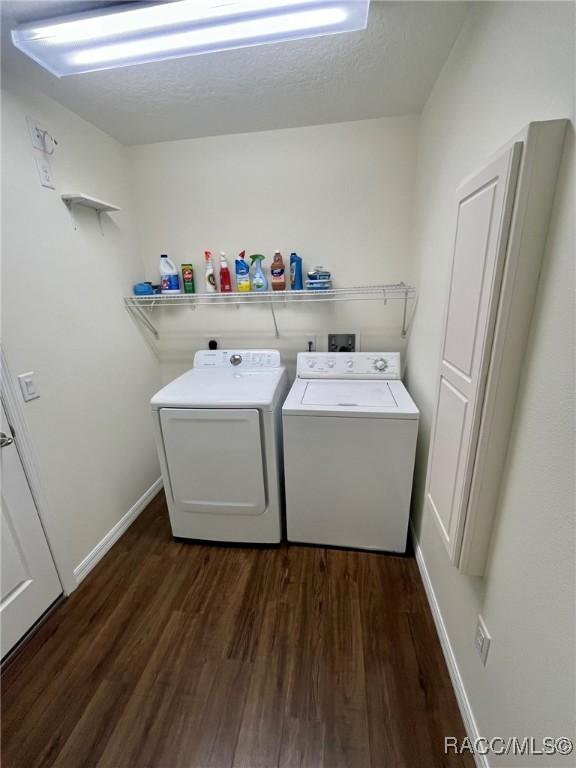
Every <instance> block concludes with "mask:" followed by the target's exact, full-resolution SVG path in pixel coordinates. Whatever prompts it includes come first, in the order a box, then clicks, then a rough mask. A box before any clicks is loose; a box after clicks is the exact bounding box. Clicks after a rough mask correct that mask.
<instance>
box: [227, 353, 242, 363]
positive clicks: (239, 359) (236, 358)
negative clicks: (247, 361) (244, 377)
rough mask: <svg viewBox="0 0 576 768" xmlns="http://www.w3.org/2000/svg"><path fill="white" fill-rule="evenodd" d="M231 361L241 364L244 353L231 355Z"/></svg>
mask: <svg viewBox="0 0 576 768" xmlns="http://www.w3.org/2000/svg"><path fill="white" fill-rule="evenodd" d="M230 362H231V363H232V365H240V363H241V362H242V355H230Z"/></svg>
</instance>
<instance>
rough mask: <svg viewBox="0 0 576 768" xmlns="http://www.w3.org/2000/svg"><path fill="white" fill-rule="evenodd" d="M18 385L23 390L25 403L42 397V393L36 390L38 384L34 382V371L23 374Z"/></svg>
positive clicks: (19, 377)
mask: <svg viewBox="0 0 576 768" xmlns="http://www.w3.org/2000/svg"><path fill="white" fill-rule="evenodd" d="M18 383H19V384H20V389H21V390H22V397H23V398H24V402H26V403H27V402H28V401H29V400H36V399H37V398H38V397H40V392H38V390H37V389H36V382H35V381H34V371H28V373H21V374H20V375H19V376H18Z"/></svg>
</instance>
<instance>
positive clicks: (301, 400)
mask: <svg viewBox="0 0 576 768" xmlns="http://www.w3.org/2000/svg"><path fill="white" fill-rule="evenodd" d="M282 413H283V414H284V416H285V417H286V416H291V415H293V416H342V417H350V418H373V419H374V418H377V419H417V418H418V417H419V412H418V408H417V407H416V405H415V403H414V401H413V400H412V398H411V397H410V395H409V394H408V392H407V391H406V387H405V386H404V384H402V382H401V381H399V380H397V379H396V380H390V381H377V380H374V379H371V380H369V381H367V380H364V381H362V380H359V379H358V380H355V379H349V380H342V379H321V380H320V379H301V378H299V379H296V380H295V381H294V383H293V385H292V388H291V390H290V392H289V393H288V397H287V398H286V400H285V402H284V405H283V406H282Z"/></svg>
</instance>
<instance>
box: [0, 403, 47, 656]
mask: <svg viewBox="0 0 576 768" xmlns="http://www.w3.org/2000/svg"><path fill="white" fill-rule="evenodd" d="M2 432H3V433H4V434H5V435H7V436H10V434H11V432H10V427H9V425H8V420H7V418H6V414H5V413H4V409H3V408H2ZM0 458H1V463H2V546H1V554H2V593H1V601H0V615H1V623H2V631H1V646H2V648H1V652H2V656H5V655H6V653H8V651H9V650H10V649H11V648H12V647H13V646H14V645H15V644H16V643H17V642H18V640H20V638H21V637H22V636H23V635H24V634H25V633H26V632H27V631H28V630H29V629H30V627H31V626H32V625H33V624H34V623H35V622H36V621H37V620H38V619H39V618H40V616H42V614H43V613H44V612H45V611H46V610H47V609H48V608H49V607H50V605H51V604H52V603H53V602H54V600H56V598H57V597H58V596H59V595H60V594H61V593H62V586H61V584H60V580H59V578H58V574H57V572H56V566H55V565H54V561H53V560H52V555H51V553H50V549H49V547H48V542H47V541H46V537H45V535H44V530H43V528H42V524H41V522H40V518H39V517H38V512H37V510H36V505H35V504H34V499H33V497H32V493H31V491H30V487H29V485H28V482H27V480H26V475H25V474H24V469H23V468H22V463H21V461H20V456H19V455H18V451H17V449H16V444H15V443H14V442H11V443H9V444H7V445H4V447H2V448H1V449H0Z"/></svg>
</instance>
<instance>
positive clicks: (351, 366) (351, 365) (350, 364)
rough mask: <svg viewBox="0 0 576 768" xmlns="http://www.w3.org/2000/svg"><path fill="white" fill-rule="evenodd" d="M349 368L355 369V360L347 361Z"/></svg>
mask: <svg viewBox="0 0 576 768" xmlns="http://www.w3.org/2000/svg"><path fill="white" fill-rule="evenodd" d="M346 367H347V368H354V360H346Z"/></svg>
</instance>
